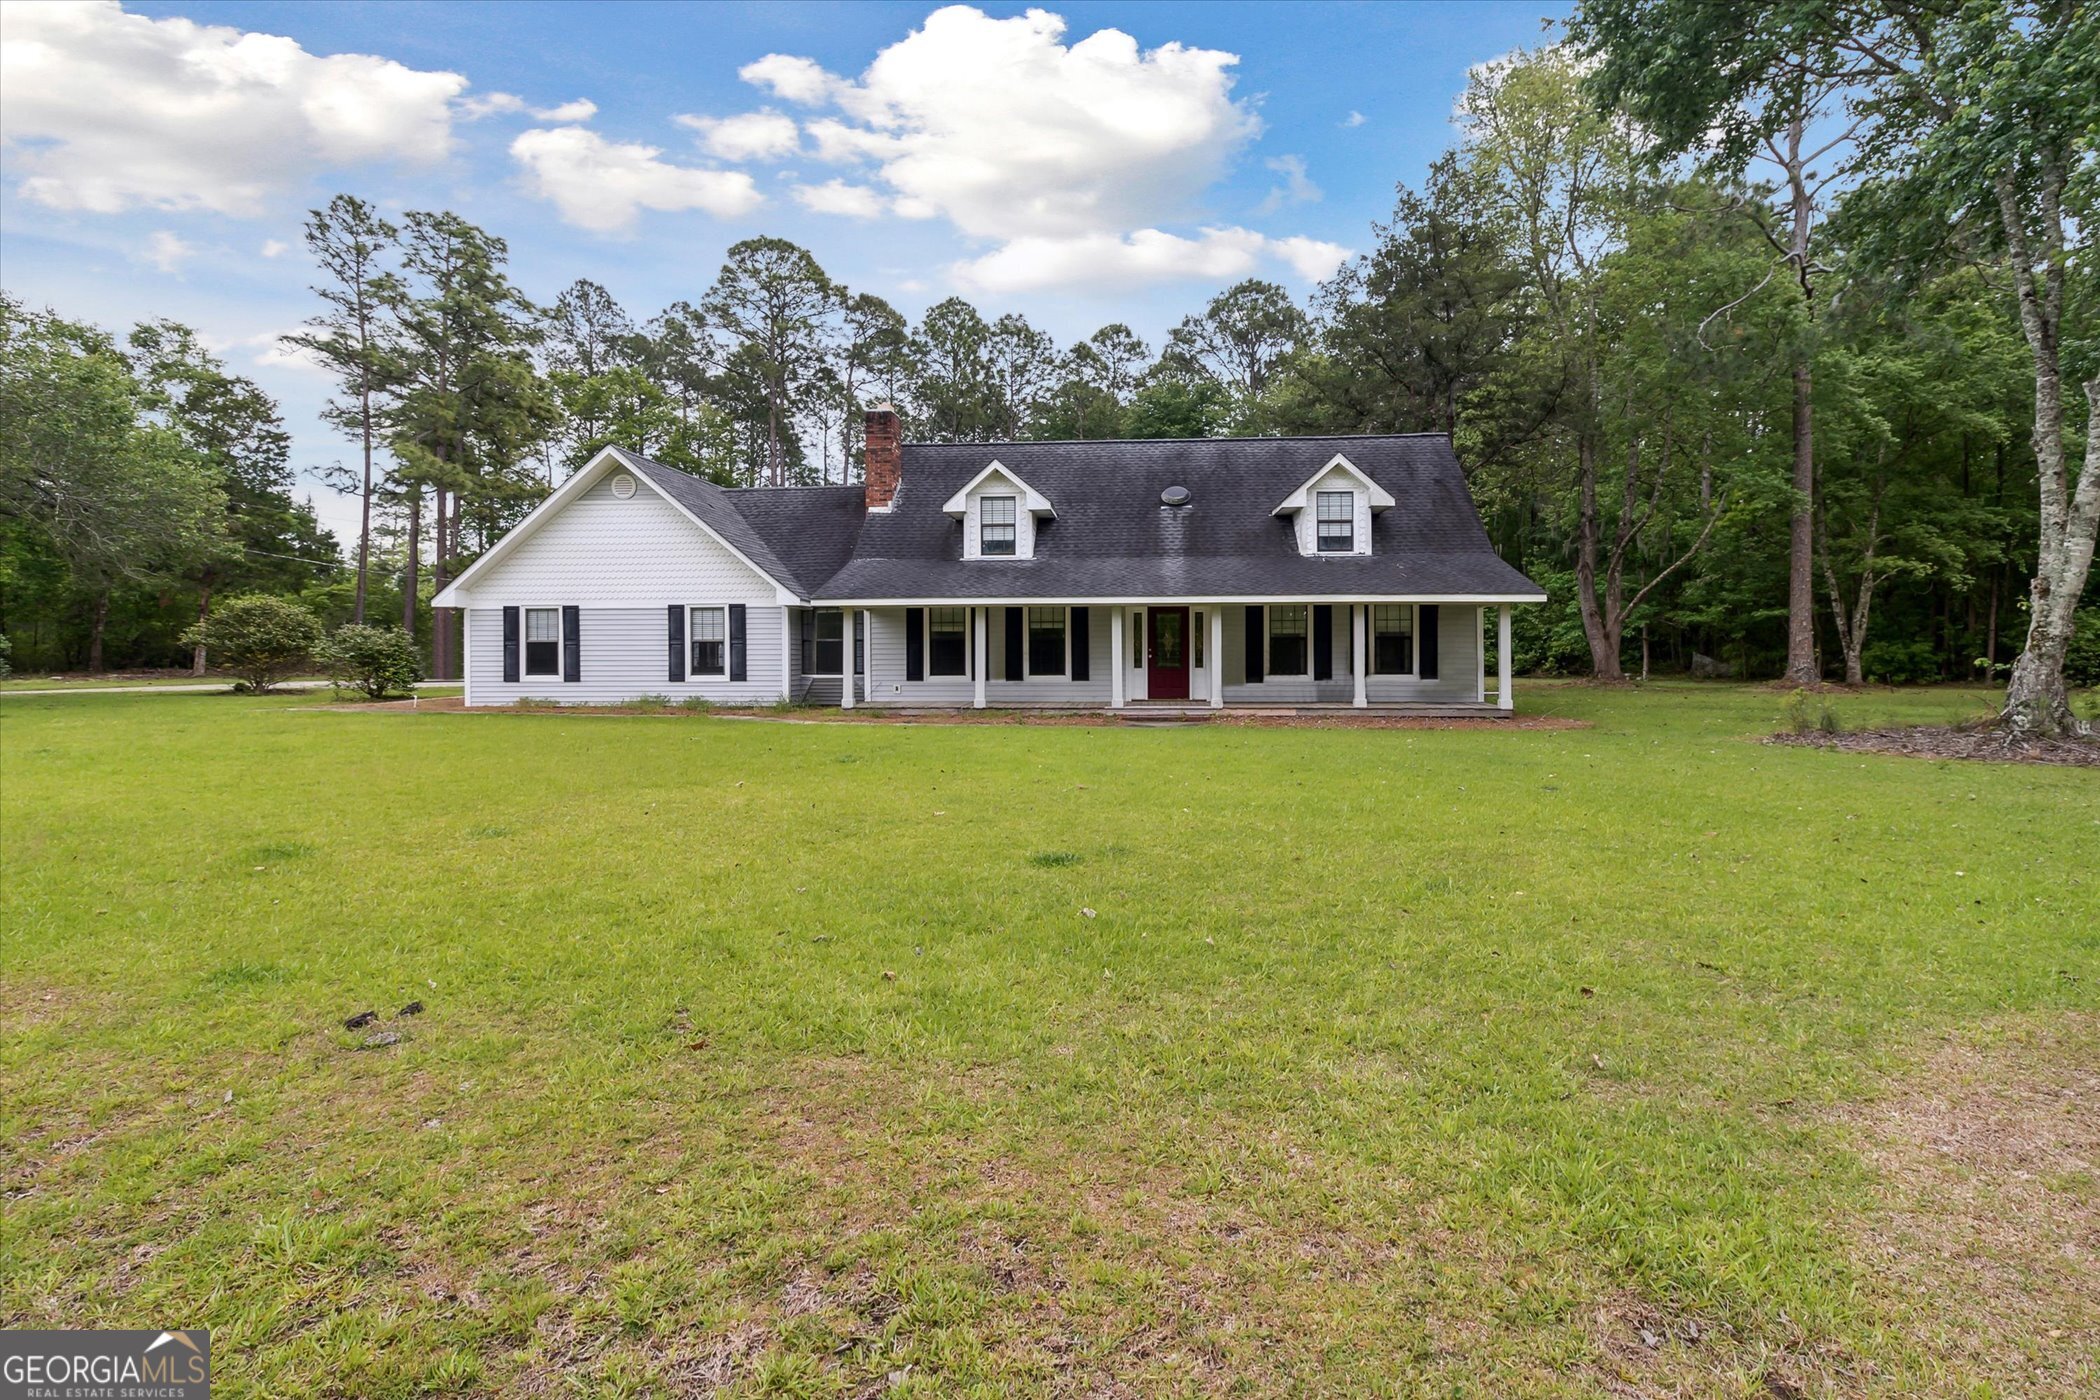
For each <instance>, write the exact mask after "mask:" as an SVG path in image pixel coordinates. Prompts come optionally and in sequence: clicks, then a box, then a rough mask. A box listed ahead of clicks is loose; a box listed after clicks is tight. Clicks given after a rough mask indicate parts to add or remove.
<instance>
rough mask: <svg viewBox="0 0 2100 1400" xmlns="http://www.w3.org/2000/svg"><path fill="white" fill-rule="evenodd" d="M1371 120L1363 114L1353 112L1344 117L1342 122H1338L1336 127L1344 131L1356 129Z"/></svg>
mask: <svg viewBox="0 0 2100 1400" xmlns="http://www.w3.org/2000/svg"><path fill="white" fill-rule="evenodd" d="M1369 120H1370V118H1369V117H1366V116H1365V115H1364V114H1363V113H1362V112H1355V111H1352V112H1350V113H1349V115H1348V116H1346V117H1343V118H1342V119H1341V120H1340V121H1338V122H1336V123H1335V125H1336V126H1339V127H1342V128H1344V129H1353V128H1355V127H1359V126H1362V125H1363V124H1364V123H1365V122H1367V121H1369Z"/></svg>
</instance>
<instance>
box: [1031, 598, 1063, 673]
mask: <svg viewBox="0 0 2100 1400" xmlns="http://www.w3.org/2000/svg"><path fill="white" fill-rule="evenodd" d="M1038 612H1054V613H1056V614H1057V615H1058V618H1059V621H1058V639H1059V641H1060V643H1061V646H1060V650H1061V651H1062V653H1063V656H1064V666H1063V668H1062V669H1060V670H1056V671H1038V670H1036V669H1035V616H1034V614H1036V613H1038ZM1071 675H1072V610H1071V609H1070V608H1069V607H1064V606H1061V605H1059V604H1056V603H1028V604H1024V605H1023V607H1022V612H1021V679H1022V680H1024V681H1032V680H1034V679H1035V678H1036V677H1038V676H1041V677H1044V678H1046V679H1047V678H1050V677H1053V676H1054V677H1056V678H1057V679H1058V680H1069V679H1070V678H1071Z"/></svg>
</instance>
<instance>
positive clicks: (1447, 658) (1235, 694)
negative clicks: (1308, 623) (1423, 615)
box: [1220, 603, 1480, 705]
mask: <svg viewBox="0 0 2100 1400" xmlns="http://www.w3.org/2000/svg"><path fill="white" fill-rule="evenodd" d="M1349 606H1350V605H1349V604H1347V603H1336V604H1334V605H1333V609H1334V611H1333V622H1332V625H1333V628H1334V676H1333V678H1332V679H1329V680H1324V681H1316V680H1314V679H1313V678H1312V677H1311V676H1310V675H1309V674H1308V675H1303V676H1276V675H1267V674H1266V673H1265V678H1264V679H1263V680H1262V681H1261V682H1259V683H1258V684H1255V685H1249V684H1247V670H1246V656H1247V652H1246V645H1247V609H1246V608H1245V607H1243V606H1241V605H1239V604H1237V603H1234V604H1228V605H1227V606H1226V607H1224V608H1222V609H1220V611H1221V612H1222V613H1223V615H1224V620H1225V703H1226V704H1228V705H1293V704H1296V705H1303V704H1335V705H1346V704H1349V703H1350V702H1351V701H1352V700H1353V699H1354V698H1355V695H1356V680H1355V677H1354V676H1352V675H1351V674H1350V671H1349ZM1479 613H1480V609H1478V608H1476V607H1474V606H1472V605H1470V604H1465V603H1445V604H1443V605H1442V608H1441V609H1440V611H1439V613H1438V617H1437V660H1438V667H1439V669H1438V678H1437V679H1436V680H1433V681H1424V680H1416V679H1415V678H1414V677H1412V676H1381V675H1377V674H1375V673H1374V674H1373V675H1371V676H1369V677H1368V678H1367V679H1366V680H1365V682H1364V693H1365V698H1367V699H1368V700H1369V701H1370V703H1372V704H1373V705H1386V704H1411V703H1415V702H1421V703H1424V704H1428V703H1434V702H1436V701H1468V702H1469V701H1472V700H1475V699H1476V698H1477V692H1478V688H1479V684H1480V621H1479ZM1417 634H1418V635H1419V624H1417ZM1308 650H1309V649H1308ZM1307 667H1308V670H1310V662H1308V663H1307Z"/></svg>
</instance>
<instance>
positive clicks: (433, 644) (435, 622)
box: [430, 486, 452, 680]
mask: <svg viewBox="0 0 2100 1400" xmlns="http://www.w3.org/2000/svg"><path fill="white" fill-rule="evenodd" d="M449 494H450V493H449V492H447V491H446V490H445V488H444V487H442V486H440V487H439V488H438V490H437V510H436V512H435V517H434V519H433V520H432V523H431V527H430V531H431V545H430V587H431V592H432V594H433V595H435V594H438V593H442V592H444V591H445V555H446V552H447V550H448V548H449V547H450V543H451V542H450V540H449V539H448V538H447V536H448V533H449V532H450V530H451V526H452V520H451V513H450V511H449V509H448V505H447V501H446V497H447V496H448V495H449ZM451 661H452V610H451V609H450V608H439V607H433V608H431V610H430V674H431V677H432V679H434V680H449V679H450V678H451V675H452V673H451V672H450V671H449V670H447V669H446V667H447V666H449V665H450V664H451Z"/></svg>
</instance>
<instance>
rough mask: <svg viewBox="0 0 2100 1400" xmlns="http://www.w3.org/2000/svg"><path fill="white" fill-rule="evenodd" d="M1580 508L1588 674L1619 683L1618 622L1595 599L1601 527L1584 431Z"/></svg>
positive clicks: (1580, 590)
mask: <svg viewBox="0 0 2100 1400" xmlns="http://www.w3.org/2000/svg"><path fill="white" fill-rule="evenodd" d="M1575 456H1576V472H1577V475H1578V478H1579V483H1580V487H1581V504H1580V506H1579V507H1578V510H1577V515H1576V524H1575V531H1576V549H1575V600H1576V604H1577V606H1578V607H1579V608H1580V609H1581V612H1582V635H1583V638H1584V640H1586V641H1587V642H1588V643H1589V645H1590V674H1592V675H1594V676H1595V677H1596V678H1597V679H1598V680H1600V681H1622V680H1624V679H1626V673H1625V671H1624V670H1623V669H1622V668H1621V667H1620V665H1619V630H1618V626H1617V620H1616V619H1614V618H1612V617H1610V616H1609V615H1608V612H1607V609H1606V608H1605V607H1604V606H1603V605H1602V604H1601V602H1600V600H1599V599H1598V597H1597V545H1598V535H1599V533H1600V531H1601V530H1602V528H1603V527H1602V523H1601V522H1600V521H1599V520H1598V518H1597V445H1596V443H1595V442H1593V441H1591V438H1590V434H1589V432H1588V430H1586V429H1585V430H1584V431H1583V433H1582V434H1581V436H1580V437H1578V438H1577V439H1576V443H1575Z"/></svg>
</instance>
